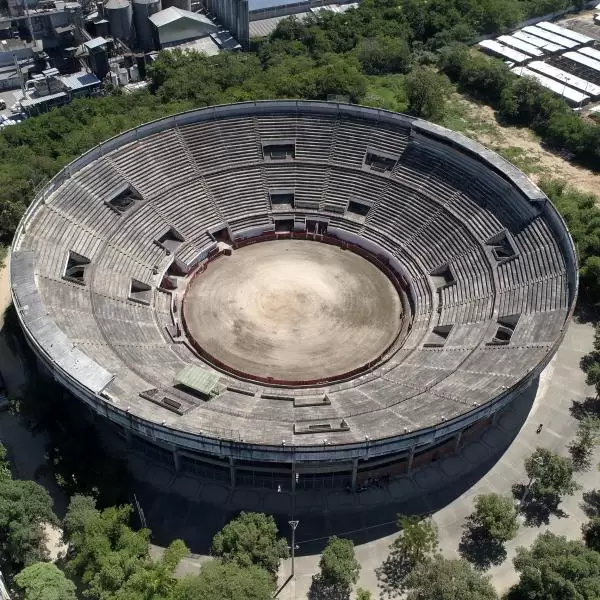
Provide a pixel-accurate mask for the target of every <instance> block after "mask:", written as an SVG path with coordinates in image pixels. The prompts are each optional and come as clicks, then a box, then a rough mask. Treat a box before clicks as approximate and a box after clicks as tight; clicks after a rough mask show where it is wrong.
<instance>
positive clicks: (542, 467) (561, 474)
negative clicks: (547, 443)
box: [525, 448, 577, 505]
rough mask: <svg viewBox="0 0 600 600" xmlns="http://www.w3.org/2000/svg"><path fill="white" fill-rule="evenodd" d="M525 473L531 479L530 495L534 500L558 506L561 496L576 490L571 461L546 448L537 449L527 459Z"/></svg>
mask: <svg viewBox="0 0 600 600" xmlns="http://www.w3.org/2000/svg"><path fill="white" fill-rule="evenodd" d="M525 471H526V472H527V476H528V477H529V478H532V479H533V485H532V486H531V495H532V496H533V497H534V498H536V499H540V500H542V499H543V500H544V501H545V502H550V503H552V504H555V505H558V504H559V503H560V500H561V497H562V496H563V495H565V494H567V495H571V494H573V493H574V492H575V490H576V489H577V484H576V483H575V480H574V479H573V462H572V461H571V459H570V458H567V457H565V456H560V455H558V454H555V453H554V452H551V451H550V450H547V449H546V448H537V449H536V450H535V452H534V453H533V454H532V455H531V456H530V457H529V458H527V460H526V461H525Z"/></svg>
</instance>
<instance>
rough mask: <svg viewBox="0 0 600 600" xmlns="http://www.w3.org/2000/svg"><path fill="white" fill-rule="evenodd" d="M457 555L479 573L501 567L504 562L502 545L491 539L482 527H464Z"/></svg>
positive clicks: (504, 550) (504, 552) (504, 556)
mask: <svg viewBox="0 0 600 600" xmlns="http://www.w3.org/2000/svg"><path fill="white" fill-rule="evenodd" d="M458 553H459V554H460V555H461V556H462V557H463V558H464V559H466V560H468V561H469V562H470V563H471V564H472V565H473V566H474V567H475V568H476V569H478V570H479V571H486V570H487V569H489V568H490V567H493V566H496V565H501V564H502V563H503V562H504V561H505V560H506V548H505V547H504V544H503V543H502V542H499V541H498V540H496V539H494V538H493V537H491V536H490V535H489V533H488V532H487V531H486V530H485V529H484V528H483V527H477V526H474V525H470V526H467V527H465V529H464V531H463V534H462V537H461V538H460V542H459V544H458Z"/></svg>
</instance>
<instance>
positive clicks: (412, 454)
mask: <svg viewBox="0 0 600 600" xmlns="http://www.w3.org/2000/svg"><path fill="white" fill-rule="evenodd" d="M415 448H416V446H413V447H412V448H411V449H410V454H409V455H408V468H407V469H406V472H407V473H408V474H409V475H410V473H412V466H413V460H414V459H415Z"/></svg>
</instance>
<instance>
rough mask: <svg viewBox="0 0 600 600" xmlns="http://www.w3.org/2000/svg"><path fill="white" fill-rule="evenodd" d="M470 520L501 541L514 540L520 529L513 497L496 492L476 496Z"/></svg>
mask: <svg viewBox="0 0 600 600" xmlns="http://www.w3.org/2000/svg"><path fill="white" fill-rule="evenodd" d="M470 520H471V522H472V523H473V524H474V525H475V526H476V527H481V528H482V529H483V530H484V531H485V532H486V533H487V534H489V535H490V536H491V537H492V538H494V539H496V540H498V541H500V542H507V541H508V540H512V539H513V538H514V537H515V536H516V535H517V531H518V529H519V523H518V521H517V511H516V510H515V506H514V502H513V500H512V498H510V497H509V496H500V495H499V494H494V493H491V494H481V495H480V496H477V497H476V498H475V510H474V511H473V513H472V515H471V517H470Z"/></svg>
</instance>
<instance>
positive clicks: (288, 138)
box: [12, 102, 576, 446]
mask: <svg viewBox="0 0 600 600" xmlns="http://www.w3.org/2000/svg"><path fill="white" fill-rule="evenodd" d="M277 104H278V106H277V107H275V106H273V110H270V103H264V104H261V103H259V104H257V105H253V104H249V105H247V107H246V111H245V113H244V110H242V109H240V108H239V107H238V108H237V109H236V110H235V112H233V113H232V115H231V116H228V115H227V112H226V111H222V112H219V111H218V110H215V111H214V112H211V111H213V109H206V111H199V112H198V113H197V118H195V117H192V116H191V115H190V114H189V113H188V114H186V115H185V118H184V119H183V117H182V120H181V122H178V121H177V119H175V120H173V119H172V118H171V121H170V122H169V123H166V122H165V123H166V124H165V125H164V127H163V130H160V128H157V126H156V124H154V126H153V128H152V129H151V130H150V131H151V133H150V134H149V135H145V134H144V129H143V128H141V129H140V130H139V132H138V134H137V135H136V137H135V138H132V137H131V136H130V137H129V138H127V139H128V142H127V143H125V142H124V143H123V144H122V145H119V144H115V141H114V140H113V142H112V147H113V148H114V149H113V150H111V151H109V152H103V153H100V154H99V155H98V156H97V157H95V158H94V159H93V160H92V161H91V162H89V164H87V165H86V166H85V167H84V168H82V169H80V170H77V169H74V170H73V172H72V173H70V177H67V178H66V179H65V180H64V181H63V183H62V184H61V185H58V186H56V187H55V188H54V189H53V190H51V191H49V192H48V194H47V195H46V196H45V198H44V201H43V202H40V203H38V204H37V205H35V207H34V208H33V209H31V212H30V213H29V215H28V218H27V221H26V223H27V224H26V227H23V229H21V230H20V232H19V234H18V236H17V239H16V242H15V247H14V258H13V274H12V277H13V292H14V296H15V300H16V304H17V306H19V307H20V310H21V311H22V312H21V313H20V314H22V315H23V316H22V318H23V322H24V326H25V327H26V328H28V327H31V328H33V324H30V323H29V321H28V320H27V319H29V318H30V317H28V316H27V310H29V309H24V308H23V307H24V306H28V307H29V306H30V307H31V309H30V310H31V311H34V310H37V311H38V313H36V314H39V315H43V318H44V319H47V320H49V321H50V322H53V323H54V324H55V326H56V327H57V329H56V331H58V332H62V334H64V336H66V338H67V339H68V341H69V343H70V344H71V346H72V347H73V348H75V349H77V350H80V351H81V353H83V355H86V356H87V357H89V360H90V365H88V367H86V368H88V369H89V370H90V373H91V372H92V371H93V370H94V369H95V368H96V367H97V371H98V375H97V378H96V380H98V381H104V380H106V384H105V387H104V388H103V393H105V394H106V397H108V398H113V399H117V403H116V405H118V407H121V408H122V407H131V411H132V412H135V414H137V415H138V416H139V418H140V419H142V420H146V421H148V422H153V423H160V422H163V423H164V422H166V423H167V425H168V426H169V427H170V428H171V430H177V429H180V428H181V429H185V431H186V432H187V434H188V435H189V434H203V432H204V434H206V432H210V431H238V432H239V431H243V432H244V433H243V436H242V435H241V434H240V438H241V437H243V439H244V441H245V442H247V443H254V444H271V445H272V444H281V440H282V439H285V440H287V443H288V444H290V445H298V446H310V445H311V444H312V445H314V444H316V443H318V442H319V440H321V439H322V438H323V435H322V434H321V433H311V429H310V428H308V429H307V427H308V425H307V423H310V422H312V421H314V422H319V421H328V422H331V423H334V421H335V420H337V421H340V419H345V420H346V421H347V425H348V428H345V427H340V428H339V431H338V430H337V429H336V430H335V433H332V434H331V436H332V438H333V437H334V438H335V442H334V443H347V444H354V443H359V442H360V443H362V441H363V440H364V439H365V436H367V437H368V436H371V437H372V438H383V437H385V436H399V437H402V435H404V434H406V432H407V430H410V432H411V433H414V432H416V431H419V430H429V429H431V428H436V427H441V426H442V425H441V423H448V422H450V421H452V420H453V419H454V420H458V419H460V418H462V416H464V415H469V414H470V413H471V411H473V410H476V408H475V407H477V408H478V407H482V406H485V405H486V403H491V402H497V400H498V398H499V397H501V396H502V395H503V394H505V393H506V390H510V389H512V388H513V387H515V386H517V385H519V383H520V381H521V379H522V378H523V377H526V376H533V374H535V373H537V372H538V371H539V369H540V368H541V366H543V364H545V363H546V362H547V361H548V360H549V359H550V357H551V356H552V354H553V352H554V351H555V350H556V347H557V345H558V343H559V342H560V339H561V337H562V335H563V333H564V328H565V326H566V324H567V322H568V317H569V311H570V310H571V309H572V307H573V303H574V299H575V293H576V264H575V260H574V258H573V256H574V255H573V256H572V255H569V254H568V248H570V247H571V246H569V244H570V238H568V234H567V233H566V231H564V226H563V225H562V222H560V220H558V221H557V219H556V218H554V217H552V218H550V217H549V216H548V215H549V214H550V213H549V211H553V210H554V209H553V208H552V207H551V205H550V204H549V202H548V201H547V200H546V201H545V202H544V201H543V198H540V194H541V193H540V192H539V190H537V191H536V190H534V189H533V186H532V184H529V183H528V184H527V185H525V184H524V185H523V186H522V187H521V185H520V184H519V183H518V182H519V181H521V180H520V179H519V177H522V175H521V174H519V173H517V172H516V170H514V171H510V172H509V173H501V172H500V171H499V170H498V167H497V166H494V165H492V164H491V163H490V162H489V154H486V152H487V151H484V149H483V148H481V152H480V155H479V156H478V155H477V152H475V151H474V150H473V144H474V143H473V142H468V143H467V142H465V141H464V140H463V139H462V138H461V137H460V136H457V135H456V134H452V133H451V132H444V133H438V134H436V135H433V134H432V133H431V131H430V126H428V127H425V126H421V125H420V123H421V122H419V121H418V120H415V119H411V118H409V117H404V116H401V115H392V114H390V113H385V112H383V111H376V110H371V109H369V110H367V109H361V110H362V112H361V116H360V118H359V117H358V116H357V115H356V114H355V113H354V112H353V110H350V109H348V108H345V107H344V106H339V107H338V109H337V112H336V111H333V110H332V108H331V106H332V105H328V107H327V109H325V108H320V107H322V105H321V104H319V103H316V104H315V105H312V104H311V103H309V102H307V103H294V102H290V103H289V110H288V111H285V110H282V108H281V106H282V103H277ZM283 105H284V106H285V103H283ZM444 136H446V137H445V138H444ZM131 140H133V141H131ZM467 146H468V147H467ZM273 148H275V150H273ZM528 186H529V187H528ZM532 190H533V191H532ZM273 194H279V195H282V194H284V195H285V194H289V197H290V201H289V202H288V203H285V202H284V203H277V202H276V201H273V198H272V195H273ZM535 194H538V196H537V197H536V198H533V197H532V196H533V195H535ZM552 214H554V213H552ZM277 215H280V216H279V218H280V219H287V220H288V222H291V223H293V224H294V228H295V230H296V231H297V233H298V235H304V231H303V227H304V224H305V223H306V222H307V221H311V222H319V223H321V224H322V227H323V230H325V229H326V232H327V236H328V240H329V241H331V240H335V239H337V240H338V241H339V243H340V245H342V244H346V245H347V244H355V245H357V246H360V245H361V243H362V244H364V247H365V248H367V249H368V250H369V251H370V252H372V253H373V254H376V255H377V256H378V260H381V261H383V262H385V263H388V264H389V265H390V266H391V267H392V268H393V265H394V264H399V265H400V266H401V268H402V271H401V272H400V275H401V277H402V279H403V280H404V283H405V284H406V288H407V294H408V296H409V298H410V301H411V302H410V303H411V306H410V313H411V314H410V315H408V317H409V318H410V320H411V324H410V328H409V330H408V331H407V332H406V335H405V337H404V339H401V340H399V341H398V343H397V344H396V346H394V348H392V349H391V350H390V352H389V353H388V355H386V357H385V359H384V360H383V361H382V362H381V363H380V364H378V365H376V366H375V367H374V368H373V370H372V371H371V372H367V373H362V374H361V375H360V376H359V377H356V378H349V379H348V380H347V381H343V382H330V384H328V386H327V388H326V390H327V397H328V402H327V403H323V404H319V403H318V402H317V403H315V404H314V405H313V404H309V403H306V404H305V405H304V406H300V405H298V406H296V404H295V402H293V401H290V398H291V399H292V400H293V399H294V398H296V397H301V396H310V397H312V396H314V397H320V396H322V395H323V393H324V392H323V388H318V387H315V388H314V389H298V390H293V389H290V390H285V393H286V394H287V395H288V398H287V399H274V398H272V397H270V398H264V397H261V392H264V391H265V389H267V390H268V386H264V385H262V384H257V383H251V382H250V383H249V382H240V381H238V378H236V377H235V376H234V375H231V374H228V373H227V372H223V371H218V370H216V369H215V368H214V367H213V366H211V365H208V366H207V365H206V363H205V361H204V360H203V359H202V358H201V357H200V356H199V355H198V354H196V353H195V351H193V350H192V348H191V347H190V345H189V344H188V343H187V341H186V340H185V337H184V336H181V337H182V339H178V338H177V336H170V335H168V334H167V328H168V327H172V328H174V329H173V330H174V331H175V330H176V329H177V327H180V328H181V317H180V315H179V313H178V310H177V306H178V304H177V294H178V291H177V290H171V289H169V290H167V289H163V288H162V287H161V286H162V285H163V284H164V281H165V278H166V277H167V276H172V275H173V273H175V277H177V278H179V280H180V282H182V283H181V285H185V281H186V279H185V275H186V271H188V270H190V269H193V267H194V266H195V265H196V264H198V263H199V262H202V260H204V259H205V258H206V256H207V254H208V252H209V251H213V250H214V248H215V247H216V245H217V243H218V241H219V240H222V239H226V240H227V242H228V244H230V245H231V246H232V247H233V248H234V251H235V247H236V244H237V243H238V242H240V241H241V240H242V239H244V238H246V237H249V236H250V237H254V236H259V235H261V234H264V235H266V236H269V238H270V239H271V238H272V237H273V236H275V235H277V234H276V233H275V232H276V231H277V229H276V224H275V217H276V216H277ZM557 222H559V225H558V226H557V224H556V223H557ZM557 227H563V231H562V232H560V231H558V230H557ZM290 231H291V230H288V231H287V232H286V235H287V236H289V234H290ZM219 236H221V237H219ZM223 236H225V237H224V238H223ZM561 236H562V241H561ZM313 238H314V239H316V240H317V241H318V240H319V237H318V236H316V235H315V236H313ZM565 239H566V240H567V241H566V242H565ZM565 248H567V250H566V249H565ZM20 264H23V265H28V267H27V269H28V270H24V271H23V273H21V274H16V273H15V272H14V269H17V268H18V267H17V265H20ZM69 268H70V269H71V270H70V271H69ZM23 269H25V267H23ZM67 271H69V273H71V275H69V273H67ZM19 277H20V278H19ZM32 294H33V298H35V302H34V301H33V300H32V299H31V298H32V296H31V295H32ZM38 305H39V306H38ZM173 306H175V309H173V308H172V307H173ZM36 307H37V308H36ZM31 314H32V315H33V312H32V313H31ZM31 318H33V317H31ZM40 318H41V317H40ZM502 319H505V320H506V322H508V323H509V325H511V327H512V329H511V328H510V327H509V329H510V331H511V333H512V335H510V336H509V339H507V340H505V339H500V340H499V338H497V337H495V332H496V328H497V324H498V323H503V321H502ZM31 331H33V329H32V330H31ZM53 331H54V330H53ZM62 334H61V335H62ZM32 335H34V334H33V333H32ZM35 335H39V337H40V339H39V340H38V342H39V344H40V345H41V346H44V344H50V343H52V340H51V338H49V337H48V336H47V335H46V334H44V335H42V334H41V333H40V334H35ZM57 335H58V334H57ZM190 364H191V365H197V366H204V367H206V368H208V369H209V371H211V372H213V373H217V374H218V376H219V378H220V380H219V381H220V385H221V388H220V392H219V394H218V395H217V396H216V397H215V398H214V399H213V400H209V401H203V400H200V399H195V398H194V397H192V396H190V395H186V394H184V393H183V392H181V390H176V389H174V383H173V381H174V378H175V376H176V374H177V372H178V371H179V370H180V369H181V368H183V367H184V366H186V365H190ZM94 365H95V366H94ZM64 368H65V369H66V373H67V375H69V373H70V375H69V376H72V377H75V376H76V374H77V373H78V372H79V371H78V370H77V369H78V367H77V365H75V364H72V365H71V366H68V365H67V366H66V367H64ZM69 369H70V370H69ZM100 374H101V375H102V376H101V375H100ZM106 374H108V376H107V375H106ZM91 376H92V375H90V377H91ZM227 386H229V387H227ZM240 386H242V387H240ZM243 386H246V387H243ZM226 388H227V389H226ZM150 389H158V390H162V392H164V393H166V394H172V395H173V397H175V396H177V393H179V396H177V397H178V398H180V401H181V409H177V410H179V412H177V411H173V410H167V408H164V407H162V406H159V405H158V404H157V403H156V402H154V401H150V400H147V399H144V398H143V397H141V396H140V393H146V392H147V390H150ZM162 392H161V393H162ZM265 394H266V395H269V394H268V393H266V392H265ZM146 395H147V396H148V394H146ZM150 396H151V394H150ZM183 413H185V419H186V421H185V424H184V422H183V421H182V420H181V419H182V418H183V417H182V414H183ZM255 422H265V423H267V422H268V425H265V426H260V425H256V423H255ZM336 427H337V426H336ZM298 432H299V433H298ZM206 435H208V434H206ZM232 435H233V434H232ZM319 443H320V442H319Z"/></svg>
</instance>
